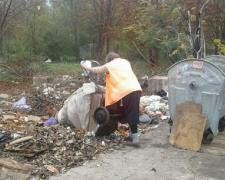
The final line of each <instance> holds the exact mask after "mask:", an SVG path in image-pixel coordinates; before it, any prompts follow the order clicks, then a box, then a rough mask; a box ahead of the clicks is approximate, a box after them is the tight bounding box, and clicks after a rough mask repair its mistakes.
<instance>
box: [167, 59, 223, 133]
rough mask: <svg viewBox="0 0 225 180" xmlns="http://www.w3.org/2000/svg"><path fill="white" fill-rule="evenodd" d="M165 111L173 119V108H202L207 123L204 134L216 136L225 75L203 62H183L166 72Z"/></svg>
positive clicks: (221, 111)
mask: <svg viewBox="0 0 225 180" xmlns="http://www.w3.org/2000/svg"><path fill="white" fill-rule="evenodd" d="M168 92H169V111H170V116H171V119H172V120H173V119H174V115H175V110H176V105H177V104H178V103H181V102H194V103H197V104H201V105H202V114H204V115H206V116H207V118H208V120H207V123H206V127H205V130H207V129H209V128H210V129H211V131H212V133H213V134H214V135H216V134H217V133H218V123H219V120H220V118H221V117H223V116H224V114H225V106H224V104H225V101H224V99H225V98H224V97H225V74H224V72H223V71H222V70H221V69H220V68H218V67H217V66H216V65H215V64H213V63H211V62H209V61H206V60H204V59H186V60H182V61H179V62H177V63H176V64H174V65H172V66H171V67H170V68H168Z"/></svg>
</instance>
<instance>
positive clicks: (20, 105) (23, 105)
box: [12, 97, 31, 110]
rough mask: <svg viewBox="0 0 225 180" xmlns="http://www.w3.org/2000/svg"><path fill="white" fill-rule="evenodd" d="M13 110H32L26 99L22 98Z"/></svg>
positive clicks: (13, 106) (14, 105)
mask: <svg viewBox="0 0 225 180" xmlns="http://www.w3.org/2000/svg"><path fill="white" fill-rule="evenodd" d="M12 108H13V109H16V110H31V107H30V106H29V105H27V104H26V98H25V97H22V98H21V99H20V100H19V101H17V102H16V103H14V104H13V105H12Z"/></svg>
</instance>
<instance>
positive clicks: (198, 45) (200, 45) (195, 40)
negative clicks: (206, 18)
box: [180, 0, 210, 58]
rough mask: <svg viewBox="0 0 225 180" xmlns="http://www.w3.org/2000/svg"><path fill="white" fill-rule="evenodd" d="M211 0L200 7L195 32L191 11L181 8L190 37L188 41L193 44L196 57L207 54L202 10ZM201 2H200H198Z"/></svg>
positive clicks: (192, 47) (187, 33) (186, 30)
mask: <svg viewBox="0 0 225 180" xmlns="http://www.w3.org/2000/svg"><path fill="white" fill-rule="evenodd" d="M209 1H210V0H206V2H205V3H204V4H203V5H202V7H201V8H200V10H199V12H198V14H197V17H196V29H195V33H194V34H193V32H192V25H191V14H190V11H187V12H186V13H185V12H184V11H182V9H181V8H180V12H181V14H182V16H183V18H184V19H185V21H186V25H185V24H184V23H183V25H184V28H185V32H186V35H187V38H188V41H189V43H190V46H191V50H192V54H193V56H194V57H195V58H201V57H204V54H205V45H204V44H205V43H204V41H205V40H204V35H203V29H202V25H201V20H202V11H203V9H204V7H205V6H206V4H207V3H209ZM198 4H200V2H199V3H198Z"/></svg>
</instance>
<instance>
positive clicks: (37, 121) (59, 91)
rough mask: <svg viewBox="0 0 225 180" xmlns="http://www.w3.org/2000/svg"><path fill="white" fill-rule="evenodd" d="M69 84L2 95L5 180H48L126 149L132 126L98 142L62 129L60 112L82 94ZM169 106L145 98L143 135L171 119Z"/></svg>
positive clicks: (0, 150) (0, 145) (1, 175)
mask: <svg viewBox="0 0 225 180" xmlns="http://www.w3.org/2000/svg"><path fill="white" fill-rule="evenodd" d="M67 80H68V81H67V84H65V82H66V81H62V82H63V83H64V84H61V85H60V84H59V82H61V81H59V80H57V81H56V83H51V81H50V82H47V83H44V84H42V85H41V86H34V87H33V89H32V90H31V91H30V92H27V93H26V94H21V95H17V96H8V95H6V94H0V100H1V102H4V103H2V104H1V105H0V168H1V169H0V170H1V171H0V179H6V178H7V177H9V175H10V177H11V178H12V179H13V177H20V179H21V180H23V179H24V180H25V179H32V180H38V179H48V178H49V176H52V175H57V174H58V173H65V172H66V171H67V170H68V169H70V168H72V167H75V166H81V165H85V164H86V163H87V162H88V161H89V160H92V159H96V158H97V157H98V155H99V154H102V153H108V152H111V151H114V150H115V149H118V148H121V147H123V146H124V145H123V143H121V142H123V139H124V137H127V136H129V127H128V125H127V124H119V127H118V129H117V130H116V131H115V132H114V133H111V134H110V135H109V136H102V137H97V136H95V135H94V134H90V133H89V134H88V133H85V132H82V131H81V130H78V129H76V128H72V127H69V126H63V125H59V124H58V123H57V120H56V119H55V118H54V117H55V114H56V111H58V110H59V109H60V108H61V107H62V106H61V105H62V104H63V102H64V101H65V99H66V98H67V97H69V96H70V95H71V94H72V93H73V92H74V91H75V90H76V88H77V85H75V84H76V83H74V82H75V81H74V79H72V78H67ZM71 81H72V82H71ZM167 102H168V100H167V97H166V96H163V97H160V96H156V95H152V96H143V97H141V103H140V122H141V124H140V125H139V126H138V128H139V132H140V133H144V132H146V131H148V130H150V129H154V128H156V127H157V126H158V125H159V124H160V123H161V122H163V121H165V120H167V119H168V118H169V117H168V105H167V104H168V103H167ZM9 172H10V173H9ZM14 179H15V178H14Z"/></svg>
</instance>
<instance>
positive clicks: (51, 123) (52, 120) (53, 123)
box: [44, 117, 57, 126]
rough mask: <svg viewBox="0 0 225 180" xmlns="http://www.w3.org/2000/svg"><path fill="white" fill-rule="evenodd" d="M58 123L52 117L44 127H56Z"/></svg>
mask: <svg viewBox="0 0 225 180" xmlns="http://www.w3.org/2000/svg"><path fill="white" fill-rule="evenodd" d="M56 124H57V121H56V119H55V118H54V117H50V118H49V119H48V120H47V121H46V122H45V123H44V126H51V125H56Z"/></svg>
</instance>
